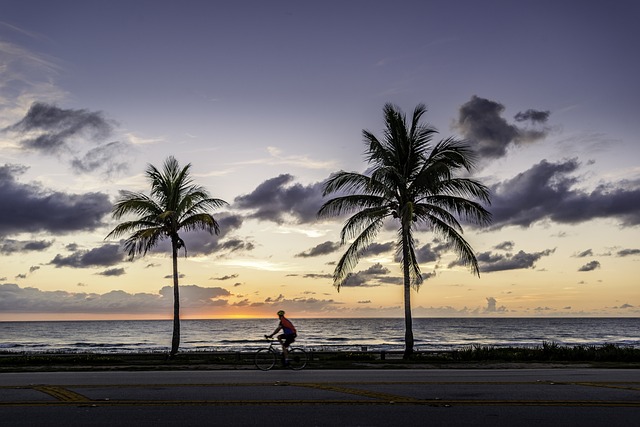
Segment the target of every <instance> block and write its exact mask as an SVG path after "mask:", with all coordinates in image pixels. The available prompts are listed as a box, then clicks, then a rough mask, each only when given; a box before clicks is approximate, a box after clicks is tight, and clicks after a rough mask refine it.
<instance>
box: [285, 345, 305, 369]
mask: <svg viewBox="0 0 640 427" xmlns="http://www.w3.org/2000/svg"><path fill="white" fill-rule="evenodd" d="M307 360H308V358H307V352H306V351H304V350H303V349H301V348H292V349H291V350H289V367H290V368H291V369H294V370H296V371H297V370H299V369H302V368H304V367H305V366H307Z"/></svg>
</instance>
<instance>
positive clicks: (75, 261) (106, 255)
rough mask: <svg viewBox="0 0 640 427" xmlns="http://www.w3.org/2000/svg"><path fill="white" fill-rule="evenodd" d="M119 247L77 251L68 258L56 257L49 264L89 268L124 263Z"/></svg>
mask: <svg viewBox="0 0 640 427" xmlns="http://www.w3.org/2000/svg"><path fill="white" fill-rule="evenodd" d="M124 255H125V254H124V252H123V251H122V250H121V248H120V245H113V244H108V245H103V246H100V247H98V248H94V249H91V250H79V251H76V252H75V253H73V254H71V255H69V256H63V255H60V254H58V255H56V256H55V258H54V259H52V260H51V262H50V263H49V264H52V265H55V266H56V267H57V268H60V267H72V268H89V267H106V266H112V265H115V264H118V263H120V262H122V261H124Z"/></svg>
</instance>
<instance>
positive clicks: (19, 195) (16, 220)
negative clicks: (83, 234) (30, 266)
mask: <svg viewBox="0 0 640 427" xmlns="http://www.w3.org/2000/svg"><path fill="white" fill-rule="evenodd" d="M25 171H26V168H25V167H23V166H17V165H4V166H0V200H2V203H0V236H7V235H9V234H18V233H25V232H26V233H31V232H38V231H49V232H52V233H70V232H75V231H90V230H94V229H96V228H98V227H100V226H102V225H103V223H102V218H103V217H104V216H105V215H108V214H109V213H110V212H111V202H110V201H109V198H108V197H107V195H106V194H102V193H85V194H79V195H77V194H67V193H62V192H59V191H49V190H46V189H43V188H41V187H40V186H39V185H36V184H21V183H19V182H18V181H17V180H16V177H17V176H19V175H22V174H24V172H25Z"/></svg>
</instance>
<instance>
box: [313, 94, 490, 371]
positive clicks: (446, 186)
mask: <svg viewBox="0 0 640 427" xmlns="http://www.w3.org/2000/svg"><path fill="white" fill-rule="evenodd" d="M425 112H426V107H425V106H424V105H422V104H420V105H418V106H417V107H416V108H415V110H414V112H413V116H412V117H411V121H410V122H407V119H406V117H405V115H404V114H403V113H402V111H400V110H399V109H398V108H397V107H395V106H394V105H391V104H386V105H385V107H384V118H385V124H386V128H385V131H384V138H383V139H382V140H379V139H378V138H377V137H376V136H375V135H373V134H372V133H371V132H368V131H366V130H365V131H363V136H364V141H365V144H366V147H367V148H366V158H367V160H368V162H369V165H370V169H369V171H368V173H367V174H360V173H356V172H345V171H341V172H338V173H336V174H334V175H332V176H331V177H330V178H329V179H328V180H327V181H325V183H324V194H323V195H325V196H326V195H328V194H332V193H338V194H339V196H338V197H335V198H333V199H331V200H329V201H327V202H326V203H325V204H324V205H323V206H322V207H321V208H320V211H319V212H318V215H319V216H321V217H323V216H325V217H326V216H338V215H343V214H352V216H351V217H350V218H348V219H347V220H346V222H345V225H344V227H343V228H342V231H341V233H340V240H341V242H342V244H345V243H347V242H350V245H349V248H348V249H347V251H346V252H345V253H344V255H343V256H342V258H340V261H338V264H337V265H336V268H335V271H334V274H333V283H334V285H335V286H336V288H337V289H338V290H340V287H341V286H342V285H343V284H344V283H345V281H346V280H347V279H348V278H349V277H350V274H351V271H352V270H353V268H354V267H355V266H356V264H357V263H358V260H359V258H360V255H361V254H362V252H363V251H364V250H365V249H366V248H367V246H369V244H371V243H372V242H373V240H374V239H375V237H376V235H377V234H378V232H379V231H380V230H381V229H382V226H383V224H384V222H385V221H386V220H393V221H395V222H396V224H397V226H398V239H397V243H396V251H397V254H398V255H399V258H400V260H401V264H402V272H403V276H404V318H405V352H404V357H405V358H409V357H410V356H411V354H412V353H413V342H414V341H413V327H412V320H411V302H410V298H411V287H414V288H415V289H418V288H419V287H420V284H421V283H422V281H423V278H422V274H421V273H420V266H419V265H418V260H417V259H416V253H415V240H414V235H415V232H416V231H418V230H417V225H418V224H422V225H423V226H425V227H426V228H427V229H429V230H431V231H433V232H435V233H436V234H437V235H439V236H440V237H442V238H443V239H444V240H445V241H447V242H448V243H449V245H450V246H451V247H452V248H453V249H454V251H455V252H456V253H457V255H458V256H459V257H460V260H461V261H462V263H463V264H465V265H468V266H470V267H471V270H472V271H473V272H474V273H476V274H479V269H478V262H477V260H476V257H475V254H474V252H473V249H472V248H471V246H470V245H469V244H468V243H467V241H466V240H465V239H464V238H463V237H462V226H461V224H460V222H459V221H458V218H459V217H462V218H465V219H468V220H470V221H471V222H475V223H477V224H480V225H484V224H488V223H489V222H490V219H491V214H490V213H489V212H488V211H487V210H486V209H485V208H484V207H483V206H482V205H481V203H480V202H485V203H489V190H488V188H487V187H485V186H484V185H483V184H481V183H480V182H478V181H475V180H473V179H470V178H465V177H457V176H455V172H457V171H459V170H463V171H470V170H471V169H472V167H473V160H474V153H473V151H472V149H471V148H470V147H469V145H468V144H466V143H465V142H463V141H458V140H456V139H453V138H446V139H444V140H441V141H440V142H438V143H437V144H435V145H433V144H432V143H431V140H432V138H433V136H434V135H435V134H436V133H437V132H436V130H435V129H434V128H432V127H430V126H427V125H422V124H420V119H421V117H422V115H423V114H424V113H425Z"/></svg>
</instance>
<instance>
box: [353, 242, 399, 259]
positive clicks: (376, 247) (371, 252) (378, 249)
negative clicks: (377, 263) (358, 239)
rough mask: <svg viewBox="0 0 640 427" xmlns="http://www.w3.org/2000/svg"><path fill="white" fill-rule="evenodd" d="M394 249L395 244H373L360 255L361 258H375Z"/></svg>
mask: <svg viewBox="0 0 640 427" xmlns="http://www.w3.org/2000/svg"><path fill="white" fill-rule="evenodd" d="M395 249H396V244H395V242H387V243H377V242H373V243H371V244H370V245H369V246H367V248H366V249H365V250H363V251H362V253H361V254H360V255H361V256H362V257H370V256H376V255H380V254H386V253H388V252H390V251H393V250H395Z"/></svg>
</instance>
